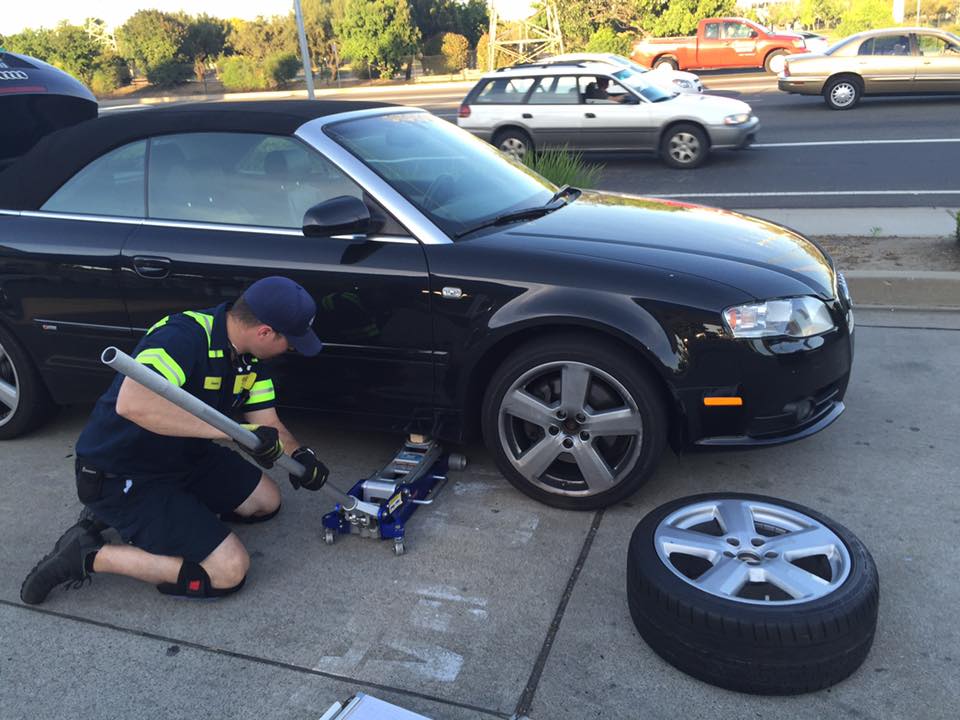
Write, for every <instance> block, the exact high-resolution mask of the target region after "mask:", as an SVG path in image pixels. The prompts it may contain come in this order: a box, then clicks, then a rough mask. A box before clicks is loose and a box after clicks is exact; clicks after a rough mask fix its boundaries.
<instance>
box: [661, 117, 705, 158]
mask: <svg viewBox="0 0 960 720" xmlns="http://www.w3.org/2000/svg"><path fill="white" fill-rule="evenodd" d="M677 125H696V126H697V127H698V128H700V130H701V132H703V134H704V136H705V137H706V138H707V147H706V150H707V151H708V152H709V151H710V148H711V146H712V143H711V140H712V138H711V137H710V131H709V130H707V127H706V125H704V124H703V121H701V120H697V119H696V118H688V117H681V118H674V119H672V120H671V121H670V122H669V123H668V124H666V125H664V126H663V128H662V129H661V130H660V132H659V133H658V134H657V144H656V147H658V148H659V147H660V143H662V142H663V138H665V137H666V136H667V134H668V133H669V132H670V130H672V129H673V128H675V127H676V126H677Z"/></svg>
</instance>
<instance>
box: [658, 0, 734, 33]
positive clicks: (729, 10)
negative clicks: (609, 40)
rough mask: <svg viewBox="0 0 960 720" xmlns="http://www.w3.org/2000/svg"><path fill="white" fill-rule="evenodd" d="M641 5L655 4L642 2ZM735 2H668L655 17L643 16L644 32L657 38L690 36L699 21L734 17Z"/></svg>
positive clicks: (720, 0)
mask: <svg viewBox="0 0 960 720" xmlns="http://www.w3.org/2000/svg"><path fill="white" fill-rule="evenodd" d="M643 4H651V5H652V4H657V5H659V6H660V7H662V3H660V2H659V0H655V2H651V0H644V3H643ZM735 14H736V13H735V0H670V2H669V4H667V6H666V8H665V9H664V10H662V11H661V12H660V13H659V15H656V16H646V15H645V16H643V19H642V24H643V27H644V29H645V30H647V31H649V32H650V33H651V34H653V35H655V36H658V37H667V36H670V35H691V34H693V33H694V32H695V31H696V29H697V25H698V23H699V22H700V20H703V19H704V18H711V17H722V16H724V15H735Z"/></svg>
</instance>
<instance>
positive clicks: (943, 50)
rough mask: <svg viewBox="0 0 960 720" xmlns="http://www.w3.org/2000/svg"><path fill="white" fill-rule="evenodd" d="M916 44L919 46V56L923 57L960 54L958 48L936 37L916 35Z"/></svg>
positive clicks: (959, 48)
mask: <svg viewBox="0 0 960 720" xmlns="http://www.w3.org/2000/svg"><path fill="white" fill-rule="evenodd" d="M917 43H918V45H919V46H920V54H921V55H925V56H930V55H934V56H935V55H955V54H957V53H960V47H955V46H953V45H951V44H950V43H948V42H947V41H946V40H944V39H943V38H941V37H938V36H936V35H918V36H917Z"/></svg>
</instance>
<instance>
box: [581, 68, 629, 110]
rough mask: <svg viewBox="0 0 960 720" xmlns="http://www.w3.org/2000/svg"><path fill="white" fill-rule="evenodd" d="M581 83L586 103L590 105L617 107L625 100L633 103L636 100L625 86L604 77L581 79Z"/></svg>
mask: <svg viewBox="0 0 960 720" xmlns="http://www.w3.org/2000/svg"><path fill="white" fill-rule="evenodd" d="M624 72H627V73H629V72H630V71H629V70H625V71H624ZM580 83H581V88H582V89H581V92H583V98H584V102H586V103H587V104H588V105H617V104H620V103H621V102H623V101H624V100H627V101H631V102H634V101H635V100H636V99H635V98H634V97H633V93H631V92H630V91H629V90H627V89H626V88H625V87H624V86H623V85H621V84H620V83H618V82H617V81H616V80H610V78H608V77H605V76H602V75H597V76H595V77H593V76H588V77H581V78H580Z"/></svg>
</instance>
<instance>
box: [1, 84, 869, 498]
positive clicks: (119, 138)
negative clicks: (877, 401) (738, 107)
mask: <svg viewBox="0 0 960 720" xmlns="http://www.w3.org/2000/svg"><path fill="white" fill-rule="evenodd" d="M267 275H286V276H289V277H291V278H293V279H294V280H296V281H297V282H299V283H300V284H302V285H303V286H304V287H305V288H307V289H308V290H309V292H310V293H311V294H312V295H313V296H314V298H315V299H316V301H317V305H318V308H319V311H318V314H317V317H316V319H315V324H314V327H315V329H316V331H317V333H318V334H319V335H320V337H321V338H322V339H323V341H324V350H323V352H321V353H320V354H319V355H318V356H317V357H315V358H306V357H302V356H299V355H297V354H295V353H289V354H287V355H285V356H284V357H283V358H281V359H280V360H279V361H278V362H277V366H276V369H275V372H276V375H277V384H278V390H279V393H280V400H281V402H282V403H283V404H286V405H288V406H299V407H303V408H310V409H316V410H319V411H321V412H322V413H323V414H324V416H330V417H339V418H343V419H347V420H350V421H352V422H353V423H355V424H357V425H361V426H364V427H371V428H378V429H390V430H396V431H403V432H411V431H416V432H424V433H429V434H432V435H435V436H438V437H439V438H441V439H443V440H445V441H448V442H453V443H456V442H462V441H465V440H467V439H468V438H470V437H472V436H475V435H477V434H482V435H483V437H484V439H485V441H486V443H487V445H488V446H489V448H490V450H491V452H492V453H493V454H494V456H495V457H496V460H497V463H498V465H499V467H500V469H501V470H502V471H503V473H504V474H505V476H506V477H507V478H508V479H509V480H510V482H511V483H513V484H514V485H515V486H516V487H517V488H519V489H520V490H522V491H523V492H525V493H527V494H529V495H530V496H532V497H534V498H537V499H539V500H541V501H543V502H546V503H549V504H552V505H555V506H559V507H566V508H573V509H587V508H597V507H603V506H605V505H609V504H610V503H613V502H616V501H619V500H622V499H623V498H625V497H627V496H628V495H629V494H631V493H632V492H634V491H635V490H637V488H638V487H640V485H641V484H642V483H643V482H644V481H645V480H646V479H647V478H649V477H650V475H651V474H652V473H653V471H654V470H655V468H656V466H657V462H658V460H659V457H660V455H661V454H662V451H663V449H664V447H665V445H666V443H667V442H669V443H670V444H671V445H672V446H673V447H674V448H675V449H677V450H681V449H683V448H687V447H692V446H760V445H773V444H777V443H782V442H787V441H791V440H797V439H800V438H804V437H806V436H809V435H811V434H813V433H815V432H817V431H819V430H822V429H823V428H825V427H826V426H827V425H829V424H830V423H832V422H833V421H834V420H836V418H837V417H838V416H839V415H840V413H842V412H843V407H844V406H843V396H844V392H845V390H846V387H847V382H848V379H849V377H850V369H851V363H852V358H853V315H852V310H851V302H850V298H849V295H848V293H847V290H846V285H845V283H844V282H843V278H842V276H841V275H840V274H839V273H837V271H836V270H835V268H834V266H833V263H832V261H831V259H830V258H829V257H828V256H827V254H826V253H825V252H824V251H823V250H821V249H820V248H819V247H818V246H817V245H816V244H815V243H813V242H811V241H810V240H807V239H805V238H804V237H802V236H800V235H798V234H796V233H794V232H791V231H789V230H787V229H784V228H782V227H779V226H777V225H773V224H771V223H768V222H764V221H760V220H756V219H752V218H748V217H745V216H742V215H738V214H736V213H733V212H727V211H721V210H714V209H709V208H704V207H698V206H695V205H688V204H682V203H674V202H662V201H654V200H647V199H642V198H635V197H621V196H614V195H610V194H604V193H600V192H592V191H586V190H580V189H576V188H570V187H556V186H554V185H553V184H551V183H550V182H548V181H546V180H544V179H543V178H541V177H540V176H538V175H536V174H534V173H532V172H531V171H530V170H528V169H526V168H524V167H523V166H521V165H519V164H515V163H513V162H511V161H509V160H507V159H506V158H505V157H504V156H502V155H501V154H500V153H499V152H498V151H496V150H494V149H493V148H491V147H490V146H489V145H487V144H485V143H483V142H482V141H480V140H478V139H476V138H474V137H472V136H470V135H469V134H467V133H466V132H464V131H461V130H459V129H458V128H456V127H455V126H453V125H451V124H450V123H447V122H445V121H442V120H440V119H438V118H436V117H434V116H432V115H430V114H429V113H426V112H424V111H422V110H418V109H414V108H404V107H396V106H389V105H382V104H377V103H345V102H312V101H282V102H249V103H218V104H205V105H175V106H169V107H165V108H162V109H151V110H144V111H140V112H136V113H120V114H111V115H109V116H107V117H102V118H99V119H95V120H90V121H86V122H83V123H80V124H78V125H75V126H73V127H70V128H66V129H63V130H59V131H57V132H55V133H52V134H50V135H49V136H47V137H46V138H44V139H43V140H41V141H40V142H39V143H38V144H37V145H36V146H35V147H34V148H33V149H32V150H31V151H29V152H28V153H26V154H25V155H24V156H23V157H22V158H20V159H19V160H18V161H17V162H16V163H15V164H14V165H12V166H11V167H10V168H9V169H8V170H6V171H5V172H4V173H2V174H0V437H4V438H12V437H15V436H17V435H21V434H23V433H25V432H27V431H28V430H29V429H31V428H33V427H36V426H37V424H38V423H39V422H40V421H41V420H42V419H43V418H44V417H45V415H46V412H47V410H49V409H50V408H51V407H52V406H54V405H55V404H63V403H76V402H88V401H90V400H92V399H94V398H95V397H96V395H97V394H98V392H100V391H101V390H102V388H103V387H104V386H105V384H106V383H107V381H108V380H109V376H110V373H109V371H108V370H107V369H106V368H104V367H103V366H101V364H100V362H99V360H98V358H99V356H100V352H101V351H102V350H103V348H104V347H106V346H107V345H111V344H114V345H118V346H120V347H121V348H124V349H130V348H132V347H133V345H134V344H135V343H136V341H137V339H138V337H139V336H140V335H141V334H142V333H143V332H144V330H145V328H147V327H149V326H150V325H151V324H153V323H154V322H156V321H157V320H158V319H159V318H161V317H162V316H164V315H167V314H169V313H172V312H176V311H181V310H185V309H199V308H206V307H212V306H215V305H217V304H218V303H220V302H223V301H225V300H232V299H233V298H235V297H237V296H238V295H239V293H240V292H241V291H242V289H243V288H244V287H246V286H247V285H249V284H250V283H251V282H253V281H254V280H256V279H258V278H261V277H264V276H267Z"/></svg>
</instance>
